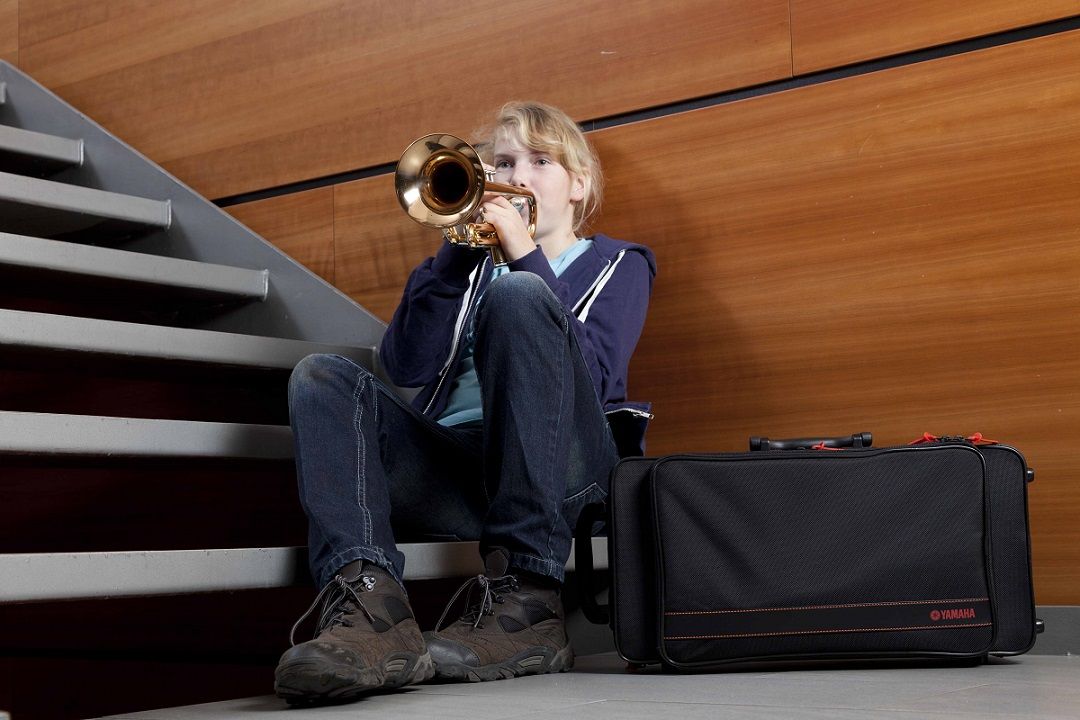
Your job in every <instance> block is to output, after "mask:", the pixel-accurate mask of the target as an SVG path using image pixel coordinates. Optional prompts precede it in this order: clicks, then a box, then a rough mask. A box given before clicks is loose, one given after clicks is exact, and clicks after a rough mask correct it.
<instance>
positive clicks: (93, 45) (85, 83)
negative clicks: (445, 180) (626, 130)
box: [20, 0, 791, 198]
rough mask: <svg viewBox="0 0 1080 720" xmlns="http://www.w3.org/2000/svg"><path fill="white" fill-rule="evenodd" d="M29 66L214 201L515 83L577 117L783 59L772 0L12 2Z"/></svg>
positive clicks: (450, 119) (379, 143)
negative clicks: (18, 9) (18, 10)
mask: <svg viewBox="0 0 1080 720" xmlns="http://www.w3.org/2000/svg"><path fill="white" fill-rule="evenodd" d="M22 8H23V9H22V17H21V23H22V25H21V35H22V44H21V47H20V55H21V57H20V59H21V63H22V66H23V67H24V69H26V70H27V72H29V73H31V74H32V75H34V76H35V77H36V78H37V79H38V80H39V81H41V82H43V83H44V84H45V85H47V86H48V87H50V88H51V89H52V90H54V91H56V92H57V93H58V94H59V95H60V96H61V97H63V98H64V99H66V100H68V101H69V102H71V103H73V104H74V105H75V106H76V107H78V108H79V109H81V110H82V111H84V112H86V113H87V114H88V115H90V116H91V117H92V118H94V119H95V120H97V121H99V122H101V123H102V124H103V125H105V126H106V127H107V128H109V129H110V130H111V131H113V132H114V133H116V134H117V135H119V136H120V137H121V138H123V139H124V140H125V141H127V142H129V143H131V144H132V145H134V146H135V147H136V148H138V149H139V150H141V151H142V152H144V153H145V154H147V155H149V156H150V157H151V158H152V159H154V160H155V161H157V162H159V163H161V164H163V165H164V166H165V167H166V169H168V170H170V171H171V172H173V173H174V174H176V175H177V176H179V177H180V178H181V179H182V180H184V181H185V182H187V183H189V184H190V185H192V186H193V187H194V188H195V189H197V190H198V191H200V192H201V193H202V194H204V195H206V196H208V197H211V198H220V197H222V196H227V195H233V194H236V193H242V192H245V191H251V190H255V189H261V188H267V187H273V186H278V185H281V184H284V183H288V182H292V181H297V180H301V179H306V178H312V177H317V176H324V175H328V174H332V173H336V172H340V171H345V170H350V169H355V168H361V167H368V166H372V165H377V164H380V163H385V162H391V161H393V160H396V159H397V157H398V155H399V153H400V152H401V150H402V149H404V147H405V146H406V145H407V144H408V142H409V141H411V140H412V139H414V138H415V137H418V136H420V135H422V134H425V133H427V132H431V131H433V130H440V129H445V130H448V131H454V132H457V133H459V134H467V133H469V132H470V131H471V130H472V129H473V128H474V126H475V125H476V124H477V123H478V121H479V120H480V118H481V117H484V118H486V117H487V115H488V113H490V112H491V111H492V110H493V109H494V108H495V107H496V106H497V105H498V104H499V103H502V102H504V101H505V100H507V99H510V98H513V97H533V98H537V99H541V100H545V101H549V102H553V103H555V104H557V105H559V106H561V107H563V108H564V109H566V110H567V111H568V112H569V113H571V114H572V115H573V116H574V117H575V118H577V119H579V120H584V119H589V118H597V117H601V116H607V115H611V114H615V113H620V112H625V111H630V110H635V109H639V108H642V107H648V106H652V105H657V104H661V103H666V102H672V101H675V100H680V99H685V98H690V97H696V96H700V95H704V94H709V93H714V92H717V91H721V90H725V89H730V88H734V87H740V86H746V85H752V84H756V83H761V82H766V81H769V80H774V79H778V78H783V77H787V76H789V75H790V73H791V59H790V37H789V32H788V5H787V2H786V1H784V0H723V2H716V0H687V1H686V2H681V3H678V4H674V5H672V4H666V3H655V2H651V0H629V1H628V2H621V3H611V2H606V1H605V0H588V1H587V2H576V3H570V2H567V1H566V0H562V1H558V0H549V1H547V2H539V3H537V2H525V0H509V1H508V0H472V1H471V2H469V3H468V4H467V5H466V6H462V5H461V4H460V3H451V2H445V1H443V2H428V3H383V2H377V1H376V0H368V1H365V2H359V1H355V0H353V1H349V2H345V1H343V0H336V1H332V0H277V1H276V2H273V3H258V2H252V1H251V0H193V1H192V2H185V3H164V2H160V3H143V2H137V1H135V0H110V1H102V2H96V3H84V2H82V0H22Z"/></svg>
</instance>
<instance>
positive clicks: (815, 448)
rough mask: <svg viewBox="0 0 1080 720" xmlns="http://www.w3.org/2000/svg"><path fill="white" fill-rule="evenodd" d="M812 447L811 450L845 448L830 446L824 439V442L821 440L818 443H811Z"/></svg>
mask: <svg viewBox="0 0 1080 720" xmlns="http://www.w3.org/2000/svg"><path fill="white" fill-rule="evenodd" d="M810 449H811V450H837V451H839V450H842V449H843V448H834V447H829V446H828V445H826V444H825V442H824V441H822V442H819V443H818V444H817V445H811V446H810Z"/></svg>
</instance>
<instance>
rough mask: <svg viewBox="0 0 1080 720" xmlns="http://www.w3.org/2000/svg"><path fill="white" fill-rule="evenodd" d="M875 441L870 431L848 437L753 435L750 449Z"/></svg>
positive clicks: (850, 445) (841, 445) (833, 446)
mask: <svg viewBox="0 0 1080 720" xmlns="http://www.w3.org/2000/svg"><path fill="white" fill-rule="evenodd" d="M873 443H874V436H873V435H871V434H870V433H868V432H863V433H855V434H854V435H848V436H846V437H834V438H820V437H813V438H788V439H786V440H770V439H769V438H767V437H751V438H750V451H751V452H757V451H759V450H810V449H811V448H817V449H823V448H830V449H833V450H838V449H840V448H868V447H870V446H871V445H872V444H873Z"/></svg>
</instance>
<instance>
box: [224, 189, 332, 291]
mask: <svg viewBox="0 0 1080 720" xmlns="http://www.w3.org/2000/svg"><path fill="white" fill-rule="evenodd" d="M225 211H226V212H228V213H229V214H230V215H232V216H233V217H234V218H236V219H237V220H239V221H240V222H242V223H243V224H244V225H247V226H248V227H249V228H251V229H252V230H254V231H255V232H256V233H258V234H259V235H262V236H263V237H264V238H266V239H267V240H269V241H270V242H272V243H273V244H274V245H276V246H277V247H278V248H280V249H281V250H283V251H284V252H286V253H288V254H289V255H291V256H292V257H293V259H295V260H297V261H298V262H300V263H302V264H303V265H304V266H306V267H307V268H308V269H309V270H311V271H312V272H314V273H315V274H316V275H319V276H320V277H322V278H323V279H324V280H326V281H327V282H329V283H331V284H333V282H334V188H332V187H326V188H318V189H316V190H307V191H305V192H299V193H293V194H290V195H281V196H278V197H274V198H268V199H266V200H256V201H254V202H249V203H242V204H240V205H233V206H230V207H227V208H225Z"/></svg>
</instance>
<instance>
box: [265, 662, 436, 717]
mask: <svg viewBox="0 0 1080 720" xmlns="http://www.w3.org/2000/svg"><path fill="white" fill-rule="evenodd" d="M434 675H435V666H434V664H433V663H432V662H431V655H430V654H428V653H424V654H423V655H419V656H418V655H416V654H415V653H396V654H394V655H392V656H390V657H389V658H387V659H386V660H385V661H384V663H383V668H382V672H381V673H380V672H379V671H377V670H376V669H375V668H366V669H364V670H357V669H356V668H354V667H351V666H341V667H338V668H327V666H326V664H325V663H316V662H311V661H297V662H293V663H288V664H285V665H281V666H279V667H278V669H277V673H276V679H275V682H274V692H275V693H276V694H277V696H278V697H279V698H282V699H283V700H285V702H287V703H289V704H290V705H317V704H321V703H336V702H345V701H348V700H352V699H354V698H357V697H359V696H361V695H364V694H366V693H371V692H376V691H380V690H394V689H396V688H400V687H404V686H405V685H412V684H414V683H420V682H424V681H425V680H430V679H431V678H432V677H434Z"/></svg>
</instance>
